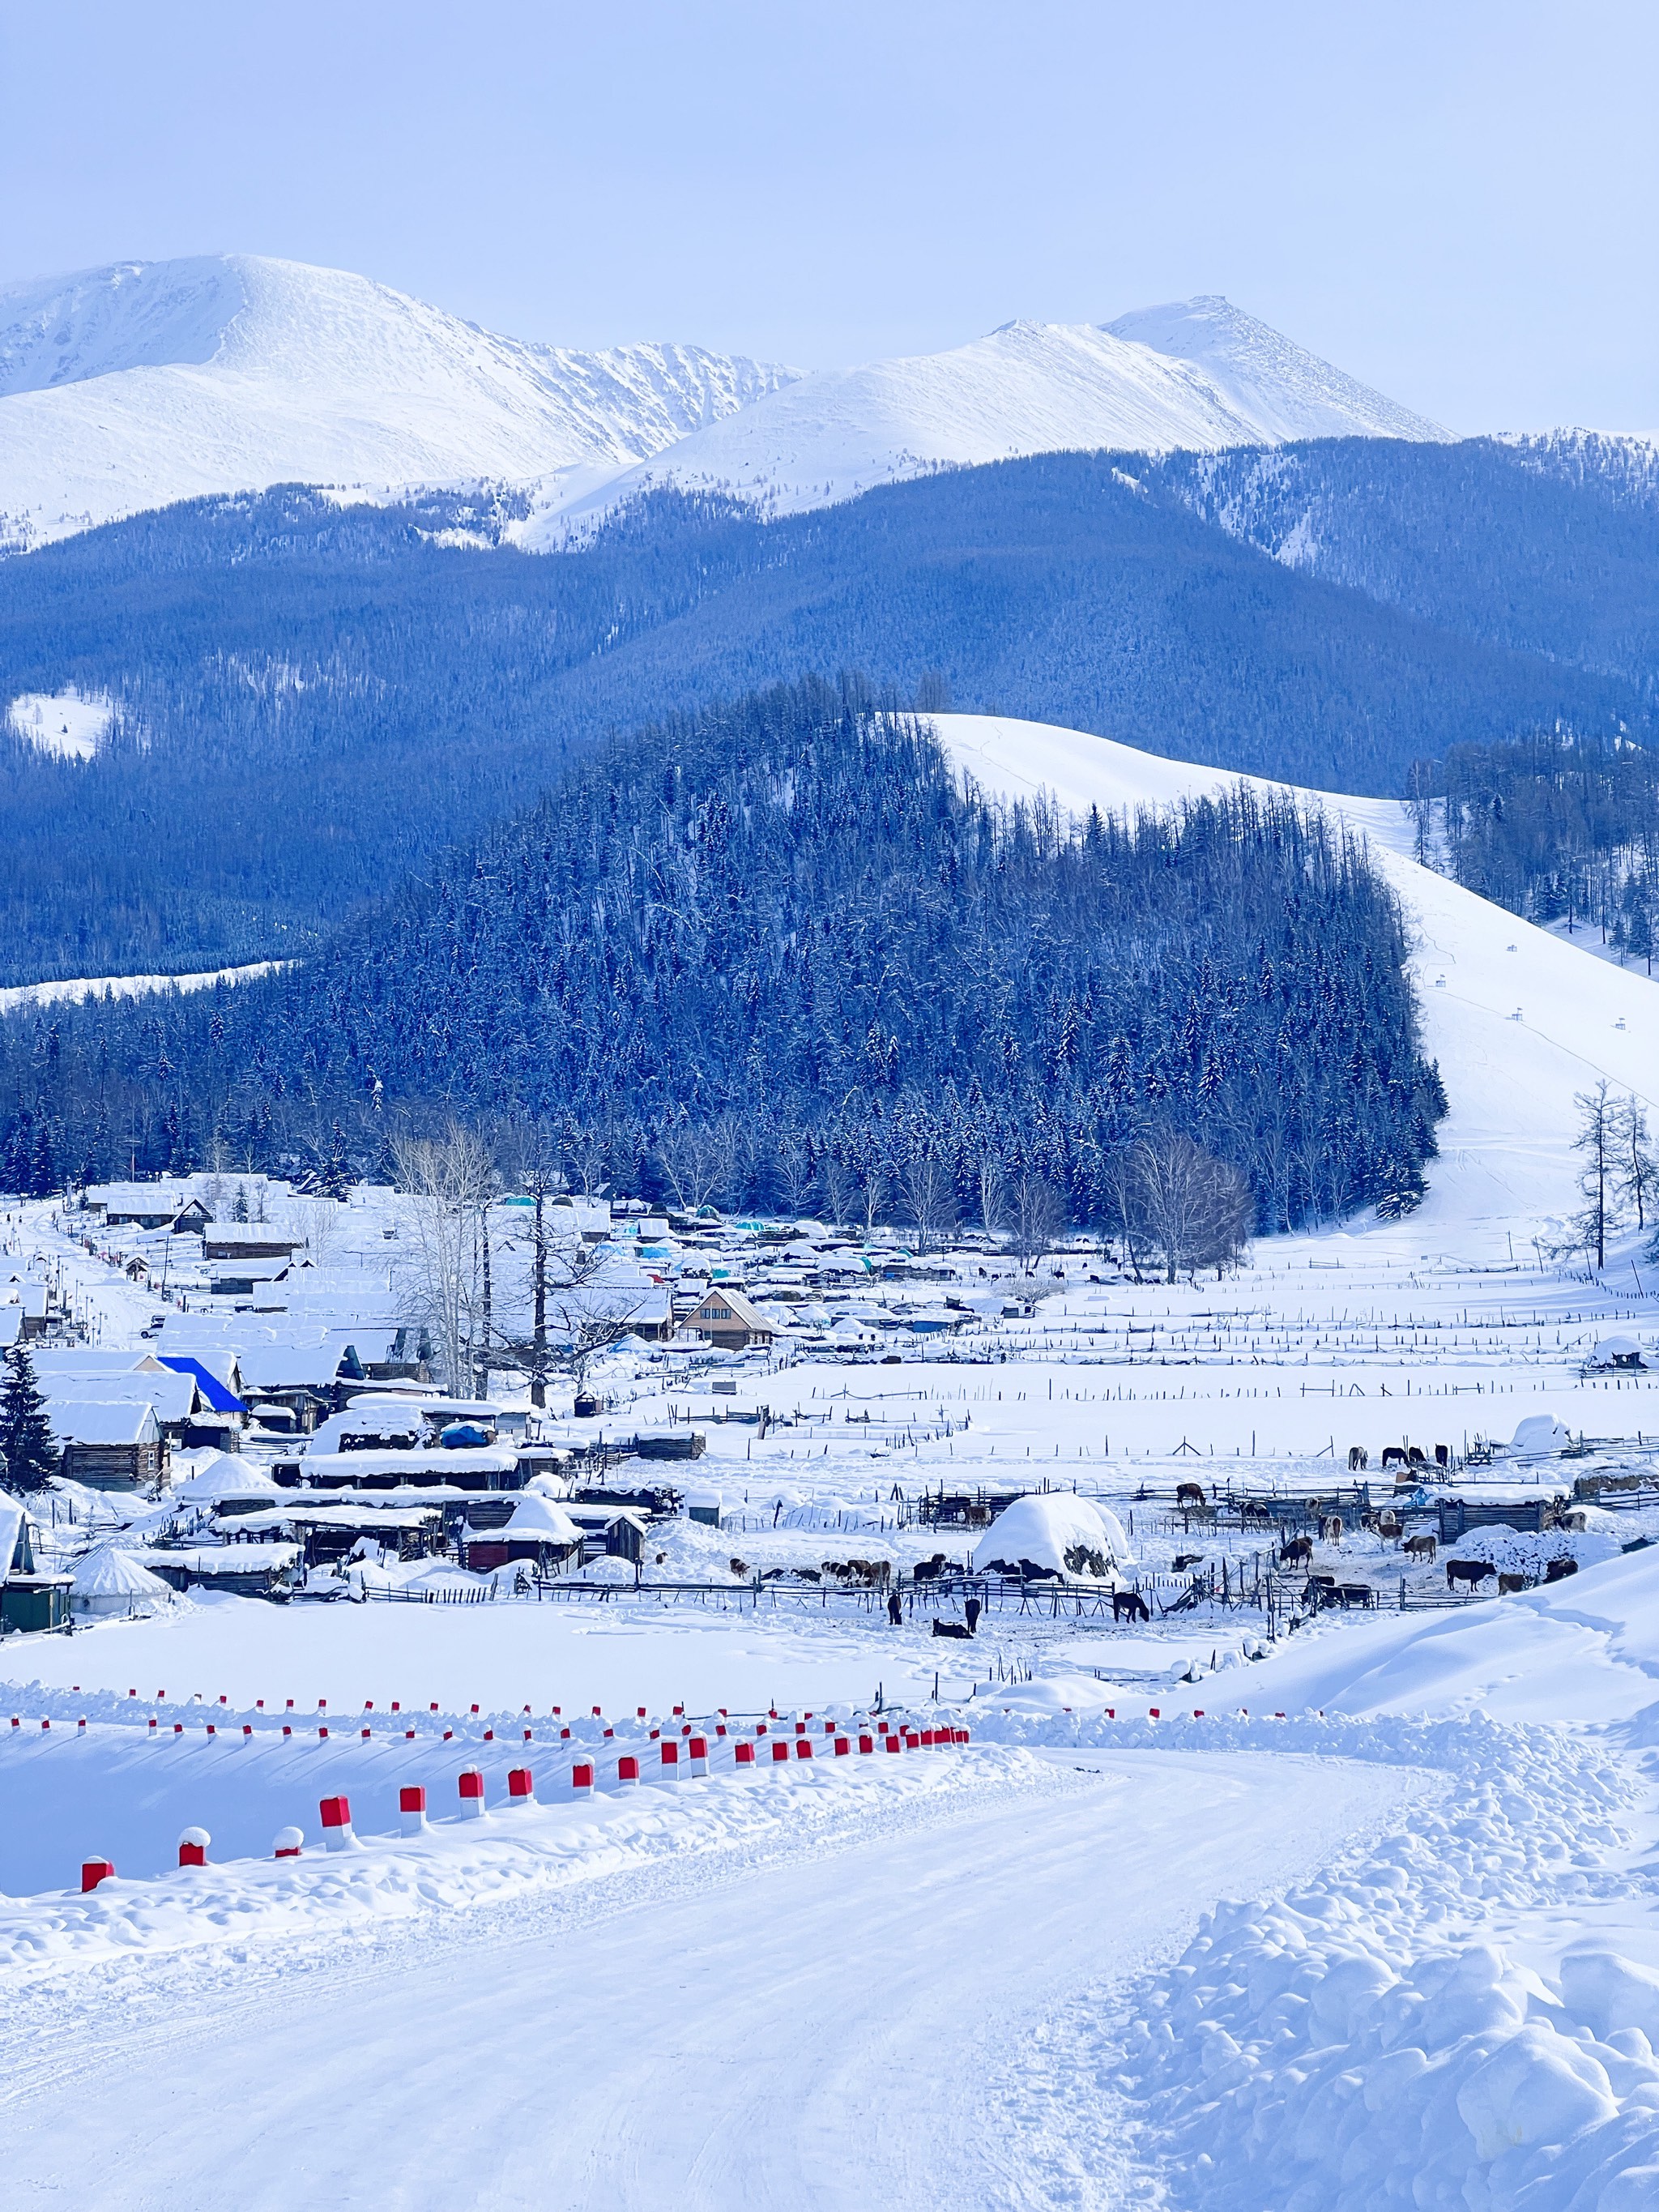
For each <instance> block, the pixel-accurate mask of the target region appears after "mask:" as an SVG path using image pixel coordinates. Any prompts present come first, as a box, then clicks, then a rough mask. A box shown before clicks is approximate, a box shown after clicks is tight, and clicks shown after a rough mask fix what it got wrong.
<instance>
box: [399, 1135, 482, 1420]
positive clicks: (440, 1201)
mask: <svg viewBox="0 0 1659 2212" xmlns="http://www.w3.org/2000/svg"><path fill="white" fill-rule="evenodd" d="M392 1159H393V1163H394V1164H395V1166H396V1169H397V1174H398V1189H399V1190H400V1191H401V1192H402V1193H403V1194H404V1197H405V1198H406V1199H407V1200H409V1212H410V1226H411V1229H412V1231H413V1235H412V1237H411V1238H410V1244H409V1247H408V1248H407V1249H408V1252H409V1261H408V1262H407V1263H406V1266H405V1271H404V1285H403V1290H404V1303H405V1304H406V1306H407V1307H408V1308H409V1309H410V1310H409V1313H408V1315H407V1316H406V1317H407V1318H408V1319H409V1320H410V1321H418V1322H422V1324H424V1326H425V1327H426V1328H427V1329H428V1331H429V1333H430V1334H431V1337H432V1341H433V1344H434V1346H435V1350H436V1352H437V1355H438V1360H439V1364H440V1365H441V1367H442V1369H443V1373H444V1380H445V1382H446V1383H447V1384H448V1386H449V1388H450V1389H452V1390H453V1391H455V1392H457V1393H459V1392H462V1391H465V1390H467V1389H471V1388H474V1387H476V1376H475V1374H474V1370H473V1360H474V1353H475V1350H476V1349H477V1347H478V1346H483V1351H484V1357H485V1360H486V1364H487V1363H488V1358H489V1334H490V1325H489V1318H488V1316H487V1314H486V1310H485V1309H486V1304H487V1301H486V1285H487V1280H488V1270H487V1266H486V1264H485V1255H486V1253H487V1250H488V1238H489V1218H488V1216H489V1204H490V1200H492V1199H493V1197H494V1196H495V1161H494V1159H493V1158H492V1157H491V1155H490V1151H489V1146H487V1145H486V1144H485V1143H484V1141H483V1139H482V1138H481V1137H480V1136H479V1135H478V1134H477V1132H476V1131H474V1130H471V1129H469V1128H466V1127H464V1126H463V1125H462V1124H461V1123H460V1122H458V1121H452V1122H451V1123H450V1125H449V1127H448V1128H447V1130H446V1131H445V1132H444V1133H443V1135H442V1136H441V1137H410V1136H403V1137H398V1138H395V1139H393V1140H392Z"/></svg>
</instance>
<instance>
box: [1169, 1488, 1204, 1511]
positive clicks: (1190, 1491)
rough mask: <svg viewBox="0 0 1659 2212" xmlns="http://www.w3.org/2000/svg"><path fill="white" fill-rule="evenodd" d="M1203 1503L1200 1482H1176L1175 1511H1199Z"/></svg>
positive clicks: (1202, 1490) (1201, 1509) (1202, 1489)
mask: <svg viewBox="0 0 1659 2212" xmlns="http://www.w3.org/2000/svg"><path fill="white" fill-rule="evenodd" d="M1204 1504H1205V1498H1204V1486H1203V1484H1202V1483H1201V1482H1178V1483H1177V1484H1176V1512H1177V1513H1201V1512H1202V1511H1203V1510H1204Z"/></svg>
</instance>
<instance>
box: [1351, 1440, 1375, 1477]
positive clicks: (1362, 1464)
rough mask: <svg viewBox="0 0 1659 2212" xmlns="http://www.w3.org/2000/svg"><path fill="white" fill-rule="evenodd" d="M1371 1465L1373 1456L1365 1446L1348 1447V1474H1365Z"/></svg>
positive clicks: (1353, 1445) (1354, 1445)
mask: <svg viewBox="0 0 1659 2212" xmlns="http://www.w3.org/2000/svg"><path fill="white" fill-rule="evenodd" d="M1370 1463H1371V1455H1370V1453H1369V1452H1368V1451H1367V1450H1366V1449H1365V1447H1364V1444H1350V1445H1349V1446H1348V1472H1349V1474H1363V1473H1364V1470H1365V1469H1366V1468H1368V1467H1369V1466H1370Z"/></svg>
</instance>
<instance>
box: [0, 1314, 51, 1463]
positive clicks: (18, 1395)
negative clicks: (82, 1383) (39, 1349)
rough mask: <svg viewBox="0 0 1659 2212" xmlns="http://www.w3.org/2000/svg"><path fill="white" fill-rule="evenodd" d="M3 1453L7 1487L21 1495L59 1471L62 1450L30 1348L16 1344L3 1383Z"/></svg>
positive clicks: (0, 1438) (0, 1401)
mask: <svg viewBox="0 0 1659 2212" xmlns="http://www.w3.org/2000/svg"><path fill="white" fill-rule="evenodd" d="M0 1453H3V1455H4V1457H5V1465H6V1474H5V1480H6V1486H7V1487H8V1488H9V1489H10V1490H12V1491H14V1492H24V1491H29V1490H39V1489H40V1488H42V1487H43V1486H45V1485H46V1483H48V1482H49V1481H50V1480H52V1476H53V1475H55V1474H57V1472H58V1447H57V1445H56V1443H53V1441H52V1425H51V1424H50V1422H48V1420H47V1419H46V1401H45V1400H44V1399H43V1398H42V1397H41V1395H40V1386H39V1385H38V1383H36V1382H35V1379H34V1362H33V1359H31V1358H30V1357H29V1352H28V1346H27V1345H25V1344H24V1343H22V1342H21V1340H20V1341H19V1342H17V1343H16V1344H14V1345H13V1346H12V1347H11V1349H10V1350H9V1352H7V1354H6V1361H5V1380H4V1382H3V1383H0Z"/></svg>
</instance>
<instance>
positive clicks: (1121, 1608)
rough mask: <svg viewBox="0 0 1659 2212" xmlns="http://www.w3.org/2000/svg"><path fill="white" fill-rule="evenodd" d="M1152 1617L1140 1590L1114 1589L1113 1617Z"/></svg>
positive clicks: (1149, 1618)
mask: <svg viewBox="0 0 1659 2212" xmlns="http://www.w3.org/2000/svg"><path fill="white" fill-rule="evenodd" d="M1126 1618H1127V1620H1151V1619H1152V1614H1151V1613H1150V1612H1149V1611H1148V1610H1147V1607H1146V1599H1145V1598H1144V1597H1142V1595H1140V1592H1139V1590H1114V1591H1113V1592H1112V1619H1113V1620H1124V1619H1126Z"/></svg>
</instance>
